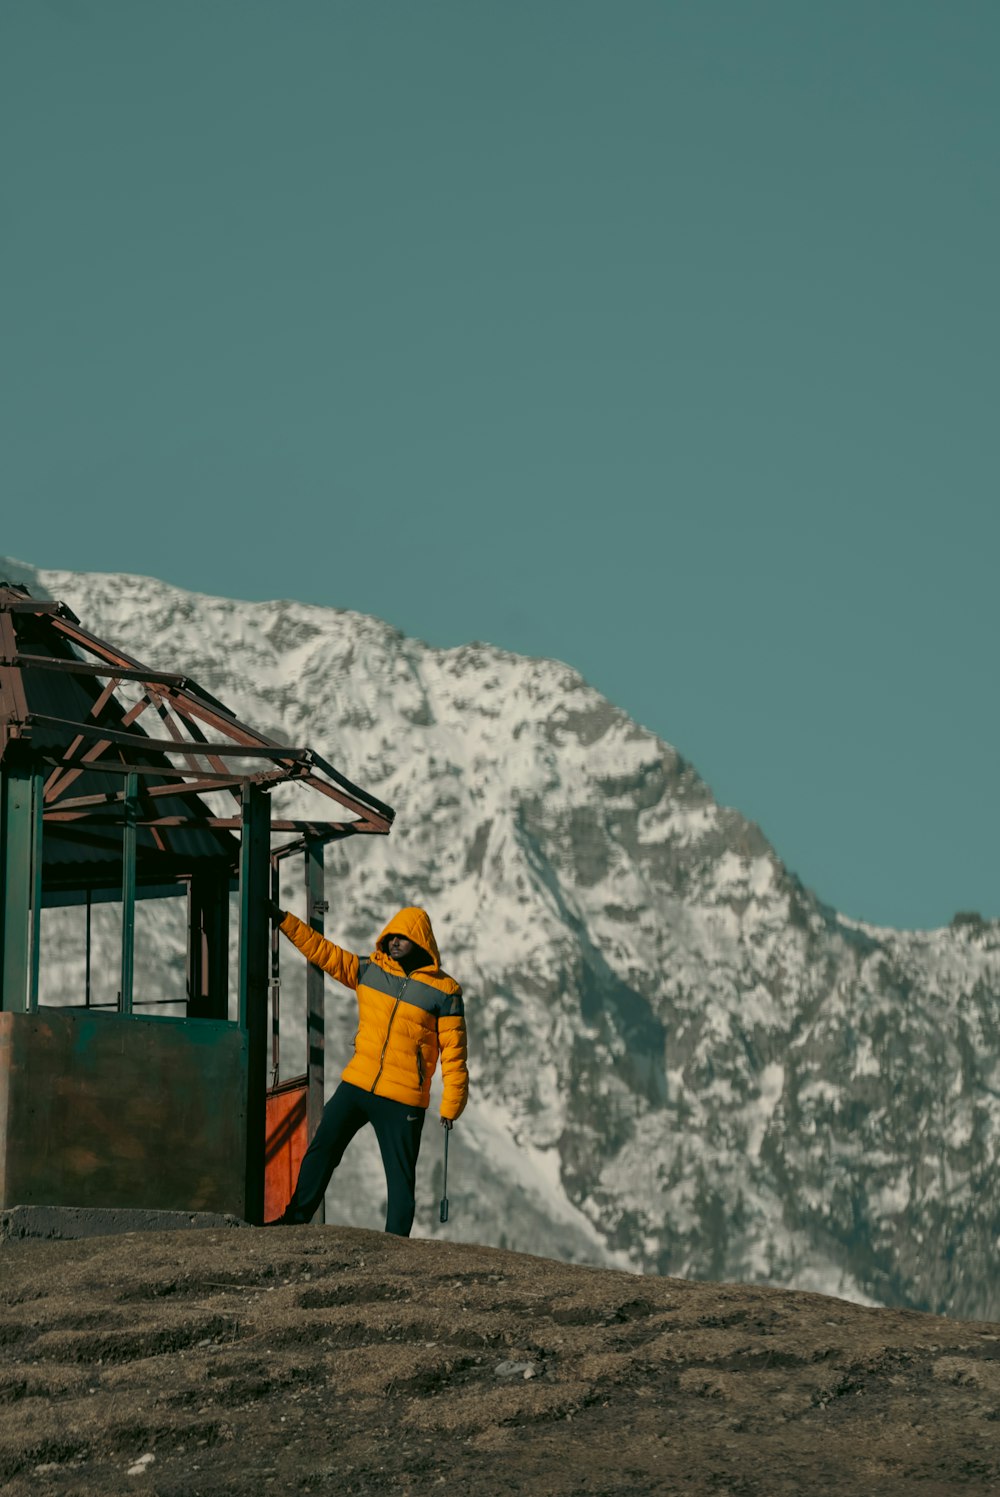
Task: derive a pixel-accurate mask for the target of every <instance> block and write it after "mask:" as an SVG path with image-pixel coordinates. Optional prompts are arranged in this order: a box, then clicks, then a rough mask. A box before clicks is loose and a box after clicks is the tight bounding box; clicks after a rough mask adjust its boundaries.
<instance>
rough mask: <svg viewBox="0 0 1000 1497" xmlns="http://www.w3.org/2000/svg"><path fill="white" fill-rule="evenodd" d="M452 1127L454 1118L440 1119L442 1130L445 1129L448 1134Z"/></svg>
mask: <svg viewBox="0 0 1000 1497" xmlns="http://www.w3.org/2000/svg"><path fill="white" fill-rule="evenodd" d="M454 1126H455V1119H454V1118H442V1119H441V1127H442V1128H447V1129H448V1132H449V1133H450V1132H451V1130H452V1129H453V1128H454Z"/></svg>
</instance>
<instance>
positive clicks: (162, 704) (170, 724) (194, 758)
mask: <svg viewBox="0 0 1000 1497" xmlns="http://www.w3.org/2000/svg"><path fill="white" fill-rule="evenodd" d="M146 695H147V697H148V698H149V700H150V703H151V704H152V706H153V707H154V709H155V711H156V713H157V715H158V716H159V719H160V721H161V722H162V723H163V724H164V726H165V727H166V730H167V732H168V733H169V734H170V736H171V738H172V739H173V740H174V741H175V743H177V744H179V745H181V746H182V747H181V750H180V753H179V757H180V758H182V759H183V760H184V762H185V763H186V764H187V765H188V768H189V769H190V770H191V773H192V774H203V773H204V766H203V765H202V764H200V763H199V762H198V761H199V758H201V759H207V760H208V762H209V763H210V764H211V765H212V767H213V769H215V770H216V771H219V770H222V769H223V767H224V766H223V764H222V762H221V760H220V759H219V757H218V755H216V756H215V757H214V758H213V757H211V756H210V755H208V754H201V755H198V754H195V753H194V752H193V751H192V750H191V749H190V747H189V745H190V742H191V740H190V739H185V737H184V735H183V733H182V732H181V730H180V728H179V726H178V725H177V723H176V722H175V721H174V719H173V715H172V714H171V712H170V708H169V706H168V701H169V698H167V700H166V701H165V700H164V695H163V694H161V693H160V692H158V691H155V690H154V689H153V688H152V687H151V686H147V687H146Z"/></svg>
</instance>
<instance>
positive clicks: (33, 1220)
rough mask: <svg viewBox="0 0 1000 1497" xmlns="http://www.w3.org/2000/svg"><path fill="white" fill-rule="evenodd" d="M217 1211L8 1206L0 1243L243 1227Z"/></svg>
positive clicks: (1, 1218)
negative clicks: (23, 1238)
mask: <svg viewBox="0 0 1000 1497" xmlns="http://www.w3.org/2000/svg"><path fill="white" fill-rule="evenodd" d="M248 1225H249V1223H248V1222H245V1221H242V1220H241V1219H240V1217H238V1216H232V1215H230V1214H229V1213H228V1212H226V1213H222V1212H219V1211H147V1210H128V1209H126V1208H125V1207H118V1206H107V1207H100V1206H11V1207H9V1208H8V1209H7V1210H6V1211H0V1242H9V1241H11V1240H12V1239H15V1238H22V1237H35V1238H43V1239H44V1238H59V1237H114V1236H117V1235H119V1234H121V1233H124V1232H169V1231H177V1230H187V1229H190V1228H199V1227H217V1228H218V1227H224V1228H228V1227H246V1226H248Z"/></svg>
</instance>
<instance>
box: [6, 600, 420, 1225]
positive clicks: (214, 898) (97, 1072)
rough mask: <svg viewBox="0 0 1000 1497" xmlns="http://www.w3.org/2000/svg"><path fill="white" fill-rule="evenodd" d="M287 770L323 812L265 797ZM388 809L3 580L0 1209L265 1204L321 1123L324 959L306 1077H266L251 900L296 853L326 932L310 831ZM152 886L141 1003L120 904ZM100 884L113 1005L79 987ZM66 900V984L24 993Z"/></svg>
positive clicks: (271, 958) (273, 950)
mask: <svg viewBox="0 0 1000 1497" xmlns="http://www.w3.org/2000/svg"><path fill="white" fill-rule="evenodd" d="M289 783H294V784H296V785H299V786H301V787H303V788H304V789H305V790H308V791H309V792H311V795H310V797H309V799H310V801H311V804H312V805H314V806H315V805H318V806H319V807H320V810H321V811H322V812H324V813H326V814H328V813H329V812H330V811H332V810H333V809H334V807H336V809H337V812H338V814H339V816H340V819H336V820H326V819H323V818H322V817H320V818H309V817H307V818H303V819H295V820H293V819H288V818H286V817H282V816H272V814H271V801H270V796H271V793H272V792H273V791H274V789H275V787H277V786H279V785H286V784H289ZM317 797H319V798H321V799H319V800H317ZM220 801H221V802H222V804H221V805H220V804H219V802H220ZM344 813H346V815H345V814H344ZM393 814H394V813H393V811H392V809H391V807H389V806H387V805H384V804H383V803H382V802H381V801H379V800H377V799H376V798H375V797H374V796H372V795H370V794H369V793H368V792H367V791H365V790H362V789H361V788H360V787H358V786H357V785H354V784H352V783H351V782H350V780H348V779H347V778H346V777H345V776H344V775H343V774H341V773H340V772H339V771H338V770H336V769H335V768H334V767H333V765H331V764H330V763H328V762H327V761H326V760H325V759H324V758H322V757H321V756H320V755H319V754H318V753H316V752H314V751H313V750H312V749H310V748H309V747H306V746H304V745H292V744H284V743H278V742H276V741H275V740H273V739H272V738H269V737H267V736H266V735H264V734H262V733H259V732H257V731H256V730H255V729H253V728H251V727H249V726H248V725H247V724H246V723H243V722H241V721H240V720H239V719H238V718H237V717H236V716H235V715H234V714H233V713H232V712H230V711H229V710H228V708H226V707H225V706H224V705H223V704H222V703H221V702H220V701H218V700H217V699H216V698H215V697H214V696H213V695H212V694H211V693H210V692H207V691H205V690H204V689H203V688H201V687H200V686H199V685H198V684H197V682H196V681H194V680H192V679H191V678H190V677H189V676H186V675H183V674H178V673H173V672H167V671H162V670H157V669H154V668H151V667H149V666H146V665H144V664H142V663H141V662H140V661H138V660H136V659H133V658H132V657H131V656H130V655H128V654H126V653H125V652H124V651H122V650H120V649H118V648H116V647H115V646H113V645H111V644H108V643H107V642H105V641H103V640H101V639H98V638H97V637H96V636H95V635H93V634H91V633H89V632H88V630H86V629H85V628H84V627H83V626H82V625H81V623H80V621H79V619H78V618H77V617H76V615H75V614H74V613H73V612H72V610H71V609H69V608H68V607H67V606H66V605H65V604H64V603H59V602H51V601H48V600H42V599H39V598H35V597H32V596H31V594H30V593H29V592H28V591H27V589H25V588H23V587H20V586H17V585H15V584H12V583H3V582H0V975H2V989H0V1207H6V1206H13V1205H28V1204H36V1205H69V1206H103V1207H109V1206H110V1207H136V1208H147V1209H148V1208H154V1207H155V1208H161V1209H164V1208H165V1209H170V1208H173V1209H177V1210H184V1211H197V1210H211V1211H227V1212H233V1213H235V1214H236V1215H239V1216H241V1217H245V1218H246V1219H247V1220H249V1221H251V1222H260V1221H262V1220H263V1219H264V1212H265V1200H266V1179H265V1176H266V1173H267V1169H268V1168H270V1170H271V1173H272V1176H273V1182H272V1183H273V1191H272V1194H273V1195H274V1198H275V1199H276V1200H280V1197H281V1196H282V1194H284V1193H285V1192H286V1183H287V1182H286V1180H285V1178H284V1176H287V1175H289V1174H290V1173H291V1170H292V1167H293V1165H294V1163H295V1160H294V1158H292V1157H291V1155H292V1152H293V1151H294V1153H295V1154H296V1155H297V1153H298V1152H300V1151H301V1146H302V1140H303V1136H304V1134H305V1131H306V1124H307V1117H308V1124H309V1126H310V1127H315V1125H316V1123H317V1122H318V1120H319V1114H320V1112H321V1110H322V1106H323V1048H324V1046H323V1010H322V974H321V973H318V972H315V970H314V969H312V968H310V969H309V977H308V979H307V1026H308V1036H307V1050H308V1056H307V1073H306V1075H305V1076H304V1077H298V1078H294V1079H293V1080H292V1081H291V1082H285V1083H278V1078H277V1063H278V1043H279V997H278V995H279V986H278V982H277V936H276V934H275V933H274V932H273V931H272V927H271V921H270V919H269V912H268V902H269V900H270V899H271V898H273V897H276V895H277V889H278V875H279V869H280V866H281V864H282V862H283V861H284V860H285V859H287V858H289V857H292V856H298V855H301V856H302V858H303V860H304V865H305V882H306V892H307V910H308V914H309V918H310V920H311V923H312V924H314V925H315V926H316V927H317V928H319V929H322V922H323V911H324V910H325V908H326V903H325V898H324V858H323V850H324V847H325V845H326V844H327V843H328V842H329V841H331V840H332V839H334V838H341V837H346V836H356V835H364V834H367V835H376V836H379V835H385V834H386V833H387V832H388V831H389V828H390V826H391V824H392V820H393ZM234 891H237V892H238V895H239V948H238V949H239V970H238V974H237V983H236V994H235V1003H234V1004H233V1005H232V1009H233V1012H232V1013H231V1005H230V986H231V984H230V971H229V965H230V959H229V949H230V929H229V927H230V895H231V893H233V892H234ZM170 896H180V897H183V898H185V899H186V902H187V925H186V929H187V951H186V1001H185V1014H184V1017H181V1018H178V1017H171V1018H165V1017H157V1016H151V1015H149V1014H148V1013H146V1014H144V1013H143V1012H142V1010H143V1008H144V997H143V974H142V973H141V972H139V973H138V974H137V973H136V970H135V909H136V901H137V900H143V899H153V898H164V897H170ZM106 900H115V901H119V902H120V904H121V915H122V919H121V951H120V971H119V974H118V989H117V998H116V1000H115V1003H114V1007H113V1009H111V1010H109V1009H108V1008H107V1007H104V1008H102V1007H99V1006H98V1005H96V1004H95V1003H94V1002H93V1001H92V991H91V959H92V952H91V909H92V906H93V905H94V904H95V903H99V902H101V901H106ZM68 904H78V905H83V906H84V907H85V911H86V927H85V929H86V937H85V945H86V950H85V953H84V963H83V968H84V973H85V976H84V983H83V992H82V994H81V995H80V996H79V999H78V1001H77V1002H75V1003H66V1002H65V1001H64V1003H63V1004H62V1005H60V1006H58V1007H56V1006H41V1007H40V1005H39V971H40V964H41V963H42V961H43V960H44V950H43V931H42V912H43V910H44V909H46V908H51V907H54V906H61V905H68ZM63 996H64V999H65V995H63ZM269 996H270V999H271V1061H272V1067H271V1069H272V1070H273V1080H274V1082H275V1085H274V1086H273V1087H272V1088H271V1092H270V1096H269V1094H268V1086H267V1082H268V1070H269V1067H268V999H269ZM269 1115H270V1123H269ZM269 1153H270V1156H271V1158H270V1164H268V1154H269ZM279 1177H280V1178H279ZM285 1199H287V1194H285ZM281 1204H284V1202H283V1200H282V1201H281Z"/></svg>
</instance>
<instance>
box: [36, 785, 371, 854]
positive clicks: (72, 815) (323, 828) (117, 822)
mask: <svg viewBox="0 0 1000 1497" xmlns="http://www.w3.org/2000/svg"><path fill="white" fill-rule="evenodd" d="M246 783H247V784H253V781H247V782H246ZM116 809H117V805H116ZM45 820H46V822H48V823H57V824H58V825H59V826H61V827H64V828H65V829H66V830H67V831H71V830H75V829H76V828H77V827H102V826H106V827H120V826H121V824H122V818H121V815H117V816H110V815H108V816H101V815H100V814H98V812H97V811H88V810H86V809H81V810H79V811H50V812H49V813H48V814H47V815H46V817H45ZM135 824H136V826H141V827H144V828H145V829H147V830H151V829H152V828H154V827H181V828H188V829H189V830H191V831H193V832H196V831H207V830H214V831H228V832H238V831H239V829H240V827H241V825H242V822H241V820H240V818H239V817H238V816H138V817H137V818H136V823H135ZM271 826H272V827H273V829H274V830H275V831H276V832H302V833H303V834H304V835H306V836H316V837H320V838H321V839H322V840H323V841H324V842H330V841H332V840H333V839H334V838H336V837H346V836H350V835H352V834H354V833H356V832H359V831H360V832H376V829H375V828H373V827H366V826H362V825H361V824H360V823H359V822H357V821H330V822H322V821H320V822H316V821H272V822H271ZM376 835H381V833H377V832H376Z"/></svg>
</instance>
